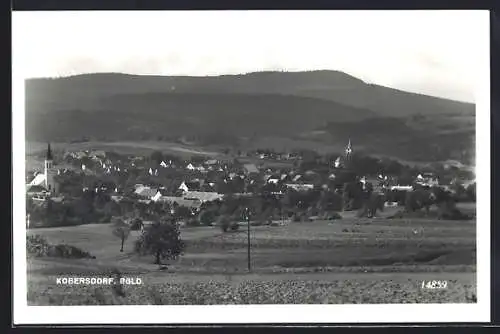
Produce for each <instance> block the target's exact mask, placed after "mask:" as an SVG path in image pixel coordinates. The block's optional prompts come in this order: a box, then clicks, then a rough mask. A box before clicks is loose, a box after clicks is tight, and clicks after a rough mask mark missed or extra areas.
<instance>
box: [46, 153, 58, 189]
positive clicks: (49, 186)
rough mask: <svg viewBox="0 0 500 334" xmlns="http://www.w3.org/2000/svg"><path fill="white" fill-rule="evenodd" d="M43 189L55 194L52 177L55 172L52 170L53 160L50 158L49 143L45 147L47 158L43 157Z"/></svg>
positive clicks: (54, 184)
mask: <svg viewBox="0 0 500 334" xmlns="http://www.w3.org/2000/svg"><path fill="white" fill-rule="evenodd" d="M44 170H45V189H47V190H48V191H49V192H50V193H55V191H56V183H55V180H54V176H55V174H56V171H55V170H54V158H53V156H52V150H51V149H50V143H49V144H48V146H47V156H46V157H45V168H44Z"/></svg>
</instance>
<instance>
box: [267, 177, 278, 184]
mask: <svg viewBox="0 0 500 334" xmlns="http://www.w3.org/2000/svg"><path fill="white" fill-rule="evenodd" d="M279 181H280V180H279V179H276V178H269V179H268V180H267V183H272V184H278V182H279Z"/></svg>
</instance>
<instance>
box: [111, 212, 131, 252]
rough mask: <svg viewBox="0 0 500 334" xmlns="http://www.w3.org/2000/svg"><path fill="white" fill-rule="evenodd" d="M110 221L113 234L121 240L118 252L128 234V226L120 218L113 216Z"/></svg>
mask: <svg viewBox="0 0 500 334" xmlns="http://www.w3.org/2000/svg"><path fill="white" fill-rule="evenodd" d="M112 223H113V235H114V236H116V237H118V238H120V240H121V242H122V246H121V248H120V252H123V244H124V243H125V240H127V238H128V236H129V235H130V226H129V225H128V224H127V223H125V222H124V221H123V220H122V219H121V218H114V219H113V220H112Z"/></svg>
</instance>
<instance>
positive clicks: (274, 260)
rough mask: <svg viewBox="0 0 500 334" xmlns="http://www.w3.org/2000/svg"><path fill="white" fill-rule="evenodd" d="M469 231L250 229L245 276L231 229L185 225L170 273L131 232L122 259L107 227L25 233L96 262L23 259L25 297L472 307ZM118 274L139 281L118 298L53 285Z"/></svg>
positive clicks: (453, 225)
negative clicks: (438, 284)
mask: <svg viewBox="0 0 500 334" xmlns="http://www.w3.org/2000/svg"><path fill="white" fill-rule="evenodd" d="M475 228H476V224H475V222H473V221H460V222H457V221H433V220H424V219H416V220H395V219H394V220H393V219H391V220H389V219H372V220H369V219H343V220H339V221H333V222H326V221H318V222H311V223H290V224H288V225H287V226H259V227H252V229H251V255H252V257H251V265H252V273H251V274H248V269H247V248H246V247H247V243H246V240H247V239H246V238H247V237H246V229H245V228H244V227H243V231H240V232H235V233H222V232H221V231H220V229H218V228H216V227H199V228H184V229H183V230H182V231H181V235H182V238H183V239H184V240H185V241H186V244H187V248H186V251H185V254H184V255H183V256H181V257H180V259H178V260H177V261H170V262H169V263H167V265H168V267H167V268H165V267H163V268H160V267H159V266H158V265H155V264H153V257H152V256H146V257H140V256H137V255H135V254H134V253H133V252H132V250H133V242H134V240H135V239H136V237H137V232H134V233H133V234H132V235H131V236H130V237H129V239H128V240H127V242H126V244H125V252H124V253H120V252H119V248H120V241H119V239H117V238H115V237H113V236H112V234H111V227H110V226H109V225H107V224H92V225H82V226H77V227H63V228H44V229H33V230H29V231H28V233H29V234H41V235H43V236H45V237H46V238H47V239H48V240H49V242H51V243H67V244H70V245H73V246H76V247H79V248H81V249H83V250H85V251H88V252H90V253H91V254H92V255H94V256H96V259H86V260H70V259H53V258H52V259H51V258H44V259H29V260H28V280H29V282H28V283H29V284H28V299H29V301H30V303H32V304H37V305H39V304H45V305H47V304H54V305H56V304H57V305H61V304H95V303H97V304H113V303H125V304H138V303H139V304H155V303H160V304H161V303H165V304H183V303H184V304H185V303H187V304H193V303H194V304H211V303H229V302H232V303H368V302H369V303H400V302H410V303H411V302H420V303H430V302H432V303H440V302H455V303H459V302H473V301H474V298H475V297H474V296H475V286H476V284H475V264H476V251H475V249H476V242H475V239H476V231H475ZM114 269H118V270H120V271H121V273H122V274H123V275H128V276H134V277H140V278H141V279H142V280H143V284H142V285H140V286H126V287H125V292H126V294H125V296H122V297H120V296H118V295H115V294H113V291H114V290H113V288H111V287H96V286H86V287H83V286H78V287H75V286H73V287H68V286H61V285H56V284H55V280H56V277H61V276H66V277H67V276H72V275H73V276H74V275H79V276H86V277H89V276H90V277H97V276H103V275H104V276H106V275H108V276H109V275H110V274H111V272H112V271H113V270H114ZM423 280H446V281H447V282H448V286H447V288H446V289H443V290H432V291H431V290H426V289H422V288H421V282H422V281H423ZM127 291H128V292H127ZM77 295H78V296H77ZM82 295H84V296H85V295H86V296H87V297H82ZM92 296H94V297H92ZM139 296H142V297H139ZM145 296H146V297H145ZM148 296H149V297H148Z"/></svg>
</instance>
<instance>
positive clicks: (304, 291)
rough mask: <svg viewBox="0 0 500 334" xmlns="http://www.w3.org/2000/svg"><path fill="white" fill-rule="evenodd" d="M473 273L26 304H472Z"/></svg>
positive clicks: (217, 284)
mask: <svg viewBox="0 0 500 334" xmlns="http://www.w3.org/2000/svg"><path fill="white" fill-rule="evenodd" d="M474 276H475V275H474V274H463V273H462V274H442V273H441V274H433V275H422V274H415V275H407V274H401V273H398V274H390V275H385V276H384V275H377V274H355V275H353V274H344V275H342V274H340V275H332V274H329V275H325V274H322V275H306V277H295V278H290V277H287V278H288V279H286V278H285V277H283V276H282V275H263V276H262V275H259V276H258V277H255V276H253V277H248V276H236V277H233V276H221V277H210V278H205V279H204V277H201V279H200V277H199V276H196V277H194V276H193V277H189V276H175V275H165V277H163V280H164V281H168V283H159V282H158V280H159V278H158V277H156V279H154V278H153V279H151V278H148V276H142V277H141V276H139V277H141V278H142V279H143V281H144V282H143V284H142V285H138V286H134V285H127V286H124V287H123V290H122V291H120V292H118V291H117V290H118V288H117V287H113V286H109V285H106V286H92V285H90V286H64V285H56V284H55V279H54V280H53V282H52V285H49V284H41V283H40V282H30V283H29V285H28V303H29V304H30V305H89V304H90V305H110V304H118V305H123V304H133V305H144V304H146V305H154V304H157V305H179V304H190V305H209V304H346V303H349V304H361V303H363V304H366V303H371V304H374V303H472V302H475V301H476V300H475V298H476V297H475V294H476V289H475V277H474ZM430 279H441V280H446V281H447V284H448V286H447V288H446V289H437V290H433V289H425V288H422V287H421V282H422V280H430ZM155 281H156V282H155Z"/></svg>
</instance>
